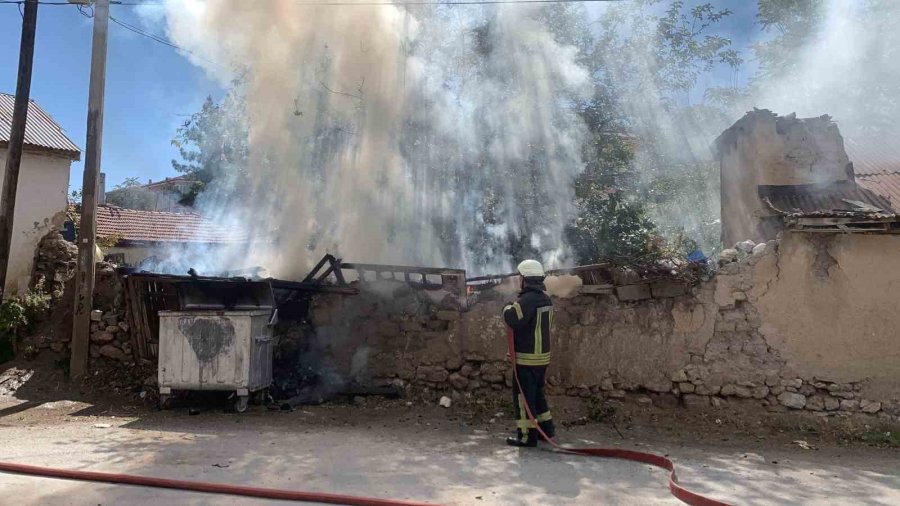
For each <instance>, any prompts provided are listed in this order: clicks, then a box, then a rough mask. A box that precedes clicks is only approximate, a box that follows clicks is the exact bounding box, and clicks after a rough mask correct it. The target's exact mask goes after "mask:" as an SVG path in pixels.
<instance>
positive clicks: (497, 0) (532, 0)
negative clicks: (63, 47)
mask: <svg viewBox="0 0 900 506" xmlns="http://www.w3.org/2000/svg"><path fill="white" fill-rule="evenodd" d="M622 1H625V0H458V1H448V2H440V1H433V0H432V1H428V0H421V1H420V0H413V1H408V2H384V1H382V2H378V1H371V0H364V1H362V2H353V1H349V0H346V1H327V0H326V1H323V2H313V1H309V0H298V1H296V2H295V5H309V6H317V5H323V6H329V5H330V6H344V7H352V6H354V5H394V6H398V7H403V6H407V5H494V4H570V3H571V4H575V3H611V2H622ZM110 4H111V5H122V6H137V5H164V2H159V1H149V2H128V1H124V2H116V1H113V2H110Z"/></svg>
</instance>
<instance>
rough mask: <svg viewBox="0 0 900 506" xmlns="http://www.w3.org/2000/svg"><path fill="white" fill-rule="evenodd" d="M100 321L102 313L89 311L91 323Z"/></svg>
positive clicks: (96, 310)
mask: <svg viewBox="0 0 900 506" xmlns="http://www.w3.org/2000/svg"><path fill="white" fill-rule="evenodd" d="M101 320H103V311H100V310H99V309H95V310H93V311H91V321H92V322H99V321H101Z"/></svg>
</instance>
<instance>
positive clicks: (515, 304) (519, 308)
mask: <svg viewBox="0 0 900 506" xmlns="http://www.w3.org/2000/svg"><path fill="white" fill-rule="evenodd" d="M511 306H512V308H513V309H515V310H516V316H517V317H518V318H519V319H520V320H521V319H522V318H525V315H524V314H523V313H522V306H520V305H519V303H518V302H513V303H512V304H511ZM494 311H496V309H495V310H494ZM494 314H497V313H494Z"/></svg>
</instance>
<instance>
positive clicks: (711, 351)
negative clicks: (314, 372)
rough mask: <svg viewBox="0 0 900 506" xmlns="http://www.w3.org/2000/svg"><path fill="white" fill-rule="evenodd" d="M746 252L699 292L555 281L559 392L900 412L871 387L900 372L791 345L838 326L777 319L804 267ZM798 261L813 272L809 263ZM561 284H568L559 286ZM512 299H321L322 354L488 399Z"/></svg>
mask: <svg viewBox="0 0 900 506" xmlns="http://www.w3.org/2000/svg"><path fill="white" fill-rule="evenodd" d="M801 240H806V239H803V238H796V237H793V238H790V239H787V240H786V243H787V244H788V245H789V248H791V249H795V248H796V246H795V245H794V243H795V242H796V241H801ZM740 247H741V250H742V251H737V250H735V251H726V254H725V257H726V261H723V263H722V265H721V266H720V268H719V271H718V273H717V274H716V275H715V276H714V277H712V278H711V279H710V280H708V281H703V282H700V283H697V284H695V285H693V286H686V285H684V284H682V283H680V282H679V281H677V280H674V279H673V280H665V279H663V280H656V281H650V280H645V281H638V282H635V280H634V279H628V278H627V277H626V279H625V281H626V282H629V283H630V284H618V285H617V286H615V287H614V288H612V289H599V290H598V289H597V287H595V286H578V285H579V284H580V280H579V282H576V283H574V286H573V283H568V282H565V280H562V279H560V278H552V279H548V286H551V287H554V289H553V290H551V295H553V301H554V306H555V309H556V319H555V326H554V329H553V336H554V337H553V338H554V348H553V363H552V365H551V368H550V371H549V377H548V383H549V386H548V391H549V393H550V394H556V395H569V396H577V397H585V398H614V399H620V398H624V397H626V396H629V395H641V396H644V397H649V398H650V399H651V400H652V402H653V403H655V404H657V405H659V406H668V407H675V406H679V405H680V406H686V407H691V408H707V409H715V408H717V407H719V406H722V405H723V404H726V403H729V402H743V403H751V405H756V406H759V407H760V408H761V409H767V410H772V411H786V410H808V411H814V412H819V413H821V414H822V416H828V415H829V414H848V413H860V414H879V415H880V416H882V417H890V416H895V417H896V416H898V415H900V402H898V397H900V389H897V388H872V387H873V384H884V380H885V378H884V377H880V376H879V375H880V374H882V373H883V374H886V375H887V376H888V378H887V379H889V380H891V381H894V380H897V379H900V374H895V372H896V371H893V370H882V371H872V370H871V369H868V368H867V367H866V363H865V362H860V363H858V364H856V366H855V367H851V368H845V369H846V371H848V372H849V373H848V374H837V370H836V369H834V368H833V367H831V366H830V365H829V364H831V363H832V362H840V357H842V356H853V355H852V354H850V355H847V354H845V352H846V351H847V350H846V349H845V348H846V346H845V347H843V348H841V347H839V348H833V349H824V348H820V349H819V350H818V351H817V353H818V354H819V355H826V354H833V356H834V357H835V359H834V360H833V361H823V360H820V359H819V358H815V357H813V358H810V357H807V356H805V355H804V353H802V352H801V353H797V351H796V350H797V349H798V347H797V346H795V345H792V344H786V343H788V342H790V341H791V340H792V336H794V335H801V334H802V335H803V336H804V338H808V339H811V341H807V342H806V343H805V344H804V346H805V347H804V346H801V347H800V348H799V349H800V350H807V351H808V349H809V348H810V347H811V348H815V340H816V338H817V337H819V338H823V339H827V333H828V330H827V329H825V328H824V327H823V326H822V325H817V324H815V323H814V322H812V323H811V322H810V321H809V320H808V319H806V318H805V317H804V318H801V319H798V320H797V322H796V323H798V324H802V325H806V326H807V327H808V326H810V325H812V328H807V329H801V328H798V325H796V324H793V323H792V322H790V321H787V322H786V321H783V320H782V319H780V318H778V317H776V316H774V313H773V308H772V305H773V304H781V305H785V306H789V305H790V304H792V303H793V304H804V301H803V294H802V288H799V290H801V292H797V291H796V290H797V289H798V288H797V287H795V290H794V291H790V292H789V293H792V294H793V296H794V297H795V300H794V301H788V300H785V299H784V297H785V295H784V293H783V288H782V286H781V285H782V284H784V283H791V284H795V283H796V279H794V278H795V277H797V276H800V274H792V273H789V272H786V269H788V268H787V267H785V264H788V263H790V262H785V261H784V260H783V259H782V258H781V257H782V256H783V252H780V251H779V250H780V249H783V246H781V247H780V246H779V243H776V241H770V242H769V243H763V244H760V245H755V244H753V243H743V244H741V245H740ZM790 254H791V255H795V254H797V252H795V251H791V252H790ZM798 268H802V269H807V270H809V269H813V267H812V266H810V265H806V264H803V265H802V266H799V267H798ZM791 269H793V267H791ZM810 275H811V276H815V274H814V273H812V274H810ZM576 279H577V278H576ZM560 286H563V287H564V289H556V288H557V287H560ZM792 286H793V285H792ZM844 289H846V287H844ZM514 297H515V288H514V287H510V286H509V285H501V286H498V287H495V288H493V289H489V290H485V291H481V292H477V293H475V294H472V295H470V297H469V300H468V309H467V310H462V309H460V308H458V307H454V306H453V305H452V304H450V305H446V304H445V305H442V304H441V302H440V300H441V297H440V294H439V293H437V294H436V293H434V292H425V291H421V290H412V289H410V288H409V287H408V286H406V285H405V284H403V283H399V282H378V283H376V284H372V285H369V287H368V288H364V290H363V293H361V294H360V295H357V296H341V295H327V296H324V295H323V296H317V297H316V298H315V299H314V301H313V304H312V305H311V310H310V311H311V323H312V325H313V327H314V328H315V329H316V333H317V336H318V338H319V340H320V341H322V342H329V343H330V344H326V345H325V346H324V347H322V348H321V349H320V350H319V351H320V352H321V353H322V354H323V356H325V357H327V360H328V361H330V362H332V363H333V364H335V365H336V367H337V368H338V370H341V371H344V373H346V374H350V373H351V371H353V374H354V375H356V376H359V374H360V373H361V371H364V372H365V374H366V375H367V376H368V379H370V380H372V381H374V382H375V383H376V384H393V385H397V386H409V385H412V386H414V387H421V388H429V389H433V390H438V391H445V392H450V393H453V392H455V393H456V394H463V393H472V394H474V395H479V394H484V393H488V392H491V391H505V390H506V389H507V388H508V387H509V386H510V385H511V376H510V371H509V367H508V363H507V361H506V337H505V329H504V327H503V325H502V323H501V319H500V312H501V308H502V306H503V305H504V304H505V303H506V302H508V301H510V300H512V299H514ZM807 310H809V308H807ZM816 311H819V312H821V313H823V314H825V313H829V312H831V313H833V312H835V311H836V308H835V307H834V306H833V305H832V306H829V305H828V304H825V305H823V306H821V307H820V308H818V309H817V310H816ZM767 317H768V318H770V320H767ZM891 318H893V315H889V316H886V315H882V316H881V320H882V321H881V324H882V325H884V330H882V331H880V332H882V333H884V332H891V330H890V329H891V328H897V327H896V326H893V327H890V326H888V325H889V324H890V319H891ZM822 321H823V322H827V321H828V319H827V318H823V320H822ZM817 333H818V334H817ZM870 339H872V338H871V336H869V335H866V334H865V333H859V334H857V335H854V336H853V339H852V340H849V341H848V343H849V345H850V346H854V347H858V346H863V347H866V346H868V347H869V348H873V347H880V346H887V345H886V344H885V343H884V342H883V339H882V336H880V335H879V336H876V338H875V339H874V340H873V341H872V342H871V343H869V342H868V341H869V340H870ZM828 342H829V343H832V344H833V342H832V341H828ZM854 343H855V344H854ZM360 350H364V351H362V352H361V351H360ZM882 353H883V354H885V355H886V356H888V357H891V359H894V360H896V359H897V358H900V357H894V354H895V353H896V352H895V350H894V349H889V350H882ZM361 361H364V362H363V363H364V364H365V367H360V363H361ZM814 365H815V366H814ZM873 372H877V374H875V375H876V376H879V377H873V375H872V373H873ZM889 384H891V383H889Z"/></svg>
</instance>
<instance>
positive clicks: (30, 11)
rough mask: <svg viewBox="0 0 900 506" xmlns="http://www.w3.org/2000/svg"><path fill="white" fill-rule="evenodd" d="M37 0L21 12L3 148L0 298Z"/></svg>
mask: <svg viewBox="0 0 900 506" xmlns="http://www.w3.org/2000/svg"><path fill="white" fill-rule="evenodd" d="M37 10H38V0H26V1H25V12H24V13H23V14H22V42H21V44H20V45H19V76H18V81H17V82H16V101H15V105H14V106H13V117H12V125H11V128H10V131H9V146H8V149H7V152H6V172H5V177H4V178H3V197H2V201H0V300H3V299H4V298H5V297H6V274H7V268H8V267H9V252H10V248H11V247H12V234H13V221H14V220H15V214H16V190H18V187H19V165H20V164H21V162H22V149H23V148H24V145H25V124H26V123H27V121H28V101H29V98H30V95H31V69H32V63H33V61H34V33H35V31H36V29H37Z"/></svg>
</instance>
